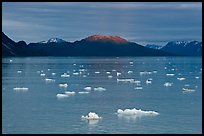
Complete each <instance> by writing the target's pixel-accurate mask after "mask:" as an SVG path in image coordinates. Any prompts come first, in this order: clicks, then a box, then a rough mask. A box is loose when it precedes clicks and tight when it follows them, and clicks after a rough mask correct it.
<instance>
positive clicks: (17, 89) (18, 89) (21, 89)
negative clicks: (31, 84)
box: [13, 87, 28, 91]
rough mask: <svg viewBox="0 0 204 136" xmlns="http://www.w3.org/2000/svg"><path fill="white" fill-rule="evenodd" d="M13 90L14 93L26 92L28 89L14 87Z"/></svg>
mask: <svg viewBox="0 0 204 136" xmlns="http://www.w3.org/2000/svg"><path fill="white" fill-rule="evenodd" d="M13 90H15V91H28V88H27V87H21V88H20V87H15V88H13Z"/></svg>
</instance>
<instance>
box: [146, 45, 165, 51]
mask: <svg viewBox="0 0 204 136" xmlns="http://www.w3.org/2000/svg"><path fill="white" fill-rule="evenodd" d="M145 47H147V48H152V49H157V50H159V49H161V48H162V46H161V45H156V44H147V45H146V46H145Z"/></svg>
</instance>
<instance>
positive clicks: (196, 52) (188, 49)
mask: <svg viewBox="0 0 204 136" xmlns="http://www.w3.org/2000/svg"><path fill="white" fill-rule="evenodd" d="M145 47H148V48H152V49H157V50H161V51H165V52H169V53H174V54H180V55H188V56H202V42H198V41H172V42H168V43H167V44H166V45H165V46H160V45H154V44H153V45H150V44H148V45H146V46H145Z"/></svg>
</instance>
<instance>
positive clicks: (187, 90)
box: [182, 88, 195, 93]
mask: <svg viewBox="0 0 204 136" xmlns="http://www.w3.org/2000/svg"><path fill="white" fill-rule="evenodd" d="M182 90H183V93H191V92H195V90H193V89H190V88H182Z"/></svg>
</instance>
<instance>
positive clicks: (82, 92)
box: [78, 91, 89, 94]
mask: <svg viewBox="0 0 204 136" xmlns="http://www.w3.org/2000/svg"><path fill="white" fill-rule="evenodd" d="M78 93H79V94H88V93H89V92H85V91H81V92H78Z"/></svg>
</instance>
